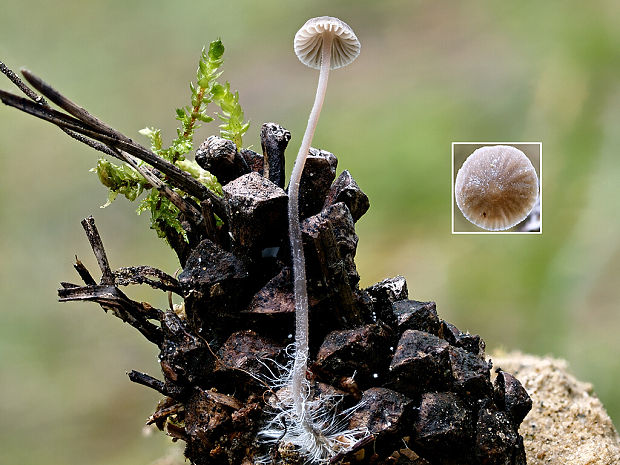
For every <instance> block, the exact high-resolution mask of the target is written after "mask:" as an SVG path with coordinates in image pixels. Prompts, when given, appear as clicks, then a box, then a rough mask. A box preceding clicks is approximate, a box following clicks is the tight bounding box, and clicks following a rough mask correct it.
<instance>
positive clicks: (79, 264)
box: [73, 255, 97, 286]
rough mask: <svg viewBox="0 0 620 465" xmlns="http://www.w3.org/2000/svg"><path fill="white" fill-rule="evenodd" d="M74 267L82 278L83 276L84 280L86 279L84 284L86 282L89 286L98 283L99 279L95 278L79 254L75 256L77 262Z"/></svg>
mask: <svg viewBox="0 0 620 465" xmlns="http://www.w3.org/2000/svg"><path fill="white" fill-rule="evenodd" d="M73 268H75V271H77V272H78V274H79V275H80V278H82V281H84V284H86V285H87V286H96V285H97V281H95V279H94V278H93V277H92V275H91V274H90V271H88V270H87V269H86V267H85V266H84V264H83V263H82V262H81V261H80V260H79V259H78V258H77V255H76V256H75V263H74V264H73Z"/></svg>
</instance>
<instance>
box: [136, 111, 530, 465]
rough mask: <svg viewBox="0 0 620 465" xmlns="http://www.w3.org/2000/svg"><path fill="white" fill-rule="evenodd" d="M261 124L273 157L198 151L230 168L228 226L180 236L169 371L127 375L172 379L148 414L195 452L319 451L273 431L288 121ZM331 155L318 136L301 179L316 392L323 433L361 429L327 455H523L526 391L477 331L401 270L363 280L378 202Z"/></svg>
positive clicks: (169, 322)
mask: <svg viewBox="0 0 620 465" xmlns="http://www.w3.org/2000/svg"><path fill="white" fill-rule="evenodd" d="M261 135H262V146H263V152H264V154H265V156H266V160H264V159H263V157H262V156H261V155H259V154H256V153H254V152H252V151H249V150H242V151H241V152H236V153H232V152H231V151H230V149H231V146H230V144H225V143H222V144H218V140H217V138H213V137H212V138H210V139H209V140H208V141H206V142H205V143H204V144H203V145H202V146H201V148H200V149H199V151H200V153H199V154H198V155H199V156H197V159H198V161H199V163H201V164H203V165H205V166H208V167H209V169H211V170H212V172H213V174H214V175H216V176H218V178H219V177H220V174H221V175H222V179H227V180H229V181H228V182H227V183H226V184H225V185H224V188H223V189H224V195H225V203H226V214H227V217H226V218H222V219H223V220H224V224H223V226H219V227H214V226H213V225H211V226H209V227H205V228H204V230H203V231H200V230H198V229H197V228H195V227H194V229H193V230H191V231H188V239H189V244H187V243H185V244H182V245H181V246H179V247H178V248H177V253H178V255H179V258H180V260H181V264H182V266H183V272H182V273H181V274H180V275H179V278H178V284H179V289H178V292H179V293H180V294H181V295H182V296H183V298H184V305H183V306H182V308H177V309H176V311H167V312H165V313H162V314H161V316H160V317H159V319H160V322H161V330H160V332H159V333H157V334H159V335H160V336H158V338H155V337H154V339H158V340H157V343H158V345H159V347H160V348H161V353H160V361H161V367H162V373H163V376H164V381H163V383H161V382H157V380H152V379H151V380H149V379H145V378H141V376H144V375H141V374H139V373H137V372H133V374H132V375H131V376H132V379H133V380H137V381H138V382H141V383H142V384H147V385H150V386H151V387H154V388H155V389H157V390H158V391H160V392H162V393H164V394H166V398H165V399H164V400H162V401H161V402H160V404H159V405H158V407H157V410H156V412H155V413H154V414H153V416H152V417H151V419H150V423H154V424H156V425H157V426H158V427H159V428H160V429H162V430H165V431H166V432H167V433H168V434H169V435H171V436H173V437H174V438H177V439H182V440H184V441H186V443H187V447H186V451H185V455H186V457H187V458H189V459H190V461H191V462H192V463H194V464H196V465H207V464H209V465H213V464H218V465H219V464H222V465H225V464H230V465H241V464H244V465H249V464H254V463H274V464H303V463H306V462H308V461H309V460H311V459H312V458H311V457H308V455H306V454H304V453H303V451H300V449H299V447H297V446H296V445H295V444H290V443H287V442H286V441H283V440H278V439H279V438H278V437H277V436H278V433H273V431H272V434H271V439H270V440H267V439H264V438H266V437H267V436H269V434H266V433H265V428H269V427H271V426H274V425H273V423H274V418H278V417H277V416H275V417H274V411H277V409H278V403H279V402H282V401H283V399H284V397H285V396H286V375H287V369H288V368H287V364H288V363H289V362H290V353H291V348H290V344H291V342H292V341H293V333H294V302H293V290H292V282H291V274H292V273H291V270H290V250H289V244H288V234H287V218H286V215H287V199H288V198H287V195H286V192H285V191H284V190H283V179H284V173H283V171H282V170H283V167H284V163H283V154H284V148H285V147H286V143H287V142H288V140H289V139H290V134H289V133H288V131H286V130H284V129H283V128H281V127H279V126H277V125H274V124H273V123H268V124H266V125H265V126H264V127H263V131H262V133H261ZM219 142H221V141H219ZM218 147H224V148H223V149H222V150H224V149H226V150H228V152H230V153H226V154H225V155H226V156H223V155H222V156H221V154H220V153H218ZM233 151H234V148H233ZM336 165H337V159H336V157H335V156H334V155H333V154H331V153H328V152H325V151H322V150H321V151H319V150H315V149H311V153H310V156H309V158H308V160H307V162H306V166H305V169H304V173H303V176H302V183H301V189H300V193H301V194H300V212H301V219H302V233H303V239H304V249H305V256H306V267H307V281H308V282H307V284H308V293H309V304H310V354H311V355H310V357H311V360H309V371H308V373H307V378H308V381H309V387H310V388H309V391H308V396H309V401H313V402H315V404H316V405H319V404H321V403H323V404H324V405H323V406H322V407H321V408H323V407H324V410H323V411H324V412H329V414H328V415H327V414H326V415H325V418H324V421H325V431H324V433H325V434H326V435H327V432H328V431H330V432H332V433H333V431H337V430H338V428H341V429H342V430H343V431H344V430H346V431H356V432H364V433H363V434H359V435H358V436H357V440H356V442H355V443H351V442H350V441H349V442H345V441H344V440H343V441H341V442H340V443H338V444H339V446H338V447H334V448H333V450H331V449H330V451H328V453H327V455H325V454H324V455H323V456H322V457H323V458H322V459H321V460H322V461H323V462H324V463H351V464H357V463H359V464H365V463H367V464H386V465H387V464H411V465H413V464H416V465H422V464H446V465H448V464H459V465H468V464H472V465H473V464H502V465H520V464H525V463H526V462H525V453H524V449H523V440H522V437H521V436H519V433H518V428H519V424H520V423H521V421H522V420H523V418H524V416H525V415H526V414H527V412H528V411H529V409H530V408H531V400H530V398H529V397H528V395H527V393H526V392H525V390H524V389H523V387H522V386H521V384H520V383H519V381H518V380H517V379H515V378H514V377H513V376H511V375H510V374H508V373H504V372H499V373H498V376H497V378H496V381H495V383H494V384H492V383H491V378H490V370H491V363H490V362H489V361H487V360H486V358H485V353H484V342H483V341H482V339H481V338H480V337H479V336H476V335H471V334H468V333H463V332H461V331H460V330H459V329H457V328H456V327H455V326H453V325H451V324H450V323H448V322H445V321H443V320H441V319H440V318H439V317H438V315H437V311H436V307H435V303H434V302H418V301H416V300H409V296H408V291H407V284H406V282H405V279H404V278H403V277H401V276H398V277H395V278H390V279H386V280H384V281H382V282H380V283H377V284H375V285H373V286H371V287H369V288H367V289H360V288H359V285H358V283H359V275H358V273H357V269H356V266H355V261H354V258H355V252H356V247H357V241H358V238H357V236H356V234H355V222H356V221H357V220H358V219H359V218H360V217H361V216H362V215H363V214H364V213H365V212H366V211H367V210H368V208H369V202H368V197H367V196H366V195H365V194H364V193H363V192H362V191H361V189H360V188H359V186H358V185H357V183H356V182H355V180H354V179H353V178H352V177H351V175H350V174H349V172H348V171H344V172H342V174H341V175H340V176H339V177H338V178H337V179H335V177H336V176H335V173H336ZM218 167H221V169H222V170H223V172H222V173H219V172H217V170H218ZM265 176H267V177H265ZM203 211H204V205H203ZM170 243H171V244H172V245H173V247H174V241H170ZM159 337H160V339H159ZM329 403H333V405H328V404H329ZM276 423H277V420H276ZM266 425H267V426H266ZM269 425H271V426H269ZM275 427H276V429H277V427H278V425H277V424H276V425H275ZM284 433H285V431H283V432H282V435H281V436H280V438H284V437H285V434H284ZM319 434H321V432H320V431H319ZM336 436H337V433H336ZM336 442H337V441H336ZM325 447H332V446H331V445H329V446H325Z"/></svg>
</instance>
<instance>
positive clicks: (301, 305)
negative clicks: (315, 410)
mask: <svg viewBox="0 0 620 465" xmlns="http://www.w3.org/2000/svg"><path fill="white" fill-rule="evenodd" d="M294 48H295V54H296V55H297V57H298V58H299V60H300V61H301V62H302V63H304V64H305V65H307V66H310V67H311V68H316V69H319V70H320V72H319V84H318V86H317V90H316V97H315V99H314V105H313V106H312V111H311V112H310V117H309V118H308V126H307V127H306V132H305V133H304V137H303V139H302V142H301V147H300V148H299V153H298V154H297V158H296V160H295V166H294V167H293V172H292V174H291V179H290V182H289V187H288V196H289V202H288V218H289V236H290V242H291V251H292V257H293V283H294V291H295V363H294V366H293V373H292V379H291V383H292V386H291V390H292V396H293V398H294V404H295V410H296V411H297V413H298V414H299V415H302V412H303V402H304V395H303V394H304V393H303V383H304V380H305V378H306V368H307V360H308V292H307V289H306V266H305V259H304V252H303V246H302V239H301V227H300V224H299V183H300V180H301V174H302V171H303V169H304V164H305V162H306V157H307V156H308V151H309V150H310V144H311V143H312V136H313V135H314V131H315V129H316V125H317V122H318V120H319V114H320V113H321V107H322V106H323V100H324V99H325V91H326V89H327V79H328V77H329V70H330V69H335V68H341V67H343V66H346V65H348V64H349V63H351V62H352V61H353V60H355V58H357V56H358V55H359V52H360V43H359V41H358V40H357V37H356V36H355V33H354V32H353V30H352V29H351V28H350V27H349V25H347V24H346V23H345V22H344V21H341V20H339V19H338V18H332V17H330V16H321V17H318V18H312V19H309V20H308V21H306V23H305V24H304V25H303V26H302V27H301V29H299V31H298V32H297V34H295V41H294Z"/></svg>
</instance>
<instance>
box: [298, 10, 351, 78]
mask: <svg viewBox="0 0 620 465" xmlns="http://www.w3.org/2000/svg"><path fill="white" fill-rule="evenodd" d="M326 36H331V38H332V50H331V52H332V55H331V64H330V68H331V69H338V68H342V67H343V66H347V65H348V64H349V63H351V62H352V61H353V60H355V59H356V58H357V56H358V55H359V54H360V49H361V45H360V42H359V40H358V39H357V37H356V35H355V33H354V32H353V29H351V27H350V26H349V25H348V24H347V23H345V22H344V21H342V20H340V19H338V18H333V17H331V16H320V17H318V18H312V19H309V20H308V21H306V23H305V24H304V25H303V26H302V27H301V28H300V29H299V31H298V32H297V34H295V42H294V47H295V54H296V55H297V57H298V58H299V60H300V61H301V62H302V63H303V64H304V65H306V66H309V67H311V68H315V69H319V68H320V67H321V49H322V47H323V40H324V38H325V37H326Z"/></svg>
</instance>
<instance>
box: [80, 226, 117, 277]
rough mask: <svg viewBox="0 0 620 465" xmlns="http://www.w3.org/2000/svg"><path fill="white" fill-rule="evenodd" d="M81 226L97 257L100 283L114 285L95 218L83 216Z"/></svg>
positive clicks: (112, 274)
mask: <svg viewBox="0 0 620 465" xmlns="http://www.w3.org/2000/svg"><path fill="white" fill-rule="evenodd" d="M82 227H83V228H84V231H86V237H88V242H90V246H91V248H92V249H93V253H94V254H95V258H97V263H98V264H99V268H100V269H101V274H102V276H101V284H103V285H114V273H112V270H111V269H110V264H109V263H108V257H107V255H106V253H105V249H104V248H103V241H102V240H101V236H100V235H99V231H97V226H96V225H95V219H94V218H93V217H92V216H89V217H88V218H84V219H83V220H82Z"/></svg>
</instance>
